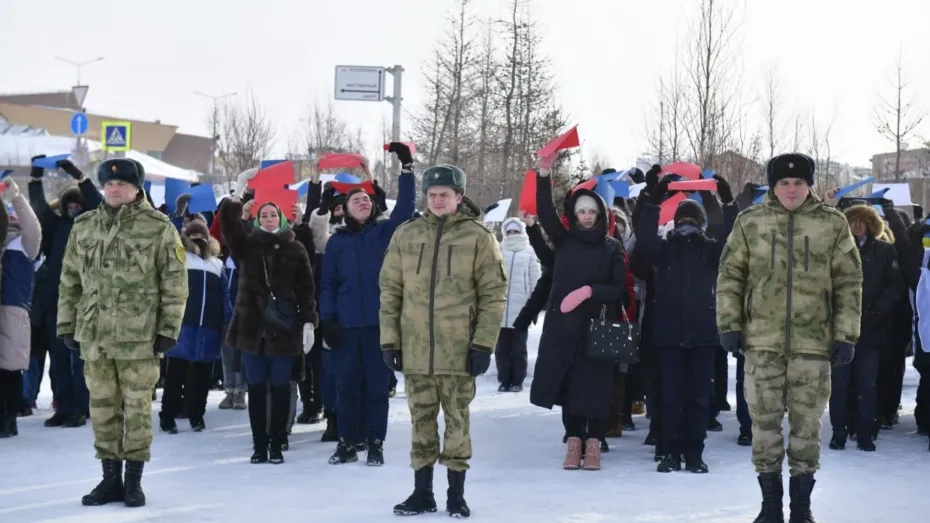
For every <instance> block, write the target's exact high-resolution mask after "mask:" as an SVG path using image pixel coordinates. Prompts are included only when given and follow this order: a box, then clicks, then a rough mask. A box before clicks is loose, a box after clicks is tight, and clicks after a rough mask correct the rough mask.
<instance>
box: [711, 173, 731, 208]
mask: <svg viewBox="0 0 930 523" xmlns="http://www.w3.org/2000/svg"><path fill="white" fill-rule="evenodd" d="M714 180H717V194H718V195H719V196H720V201H721V202H723V203H724V205H726V204H728V203H733V190H732V189H731V188H730V184H729V183H727V181H726V180H724V179H723V177H722V176H720V175H719V174H715V175H714Z"/></svg>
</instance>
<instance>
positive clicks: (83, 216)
mask: <svg viewBox="0 0 930 523" xmlns="http://www.w3.org/2000/svg"><path fill="white" fill-rule="evenodd" d="M101 205H106V204H101ZM98 212H100V208H99V207H98V208H96V209H91V210H89V211H86V212H82V213H81V214H79V215H78V217H77V218H75V219H74V223H81V222H82V221H84V220H89V219H90V216H92V215H95V214H97V213H98Z"/></svg>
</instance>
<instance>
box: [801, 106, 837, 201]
mask: <svg viewBox="0 0 930 523" xmlns="http://www.w3.org/2000/svg"><path fill="white" fill-rule="evenodd" d="M835 123H836V111H834V112H833V115H832V116H831V117H830V119H829V120H828V121H827V123H826V124H823V123H821V122H820V121H819V120H818V118H817V113H816V111H811V117H810V124H809V128H808V148H807V151H806V152H807V154H808V155H809V156H810V157H811V158H813V159H814V162H815V164H816V166H817V180H818V183H817V187H816V191H817V194H818V195H819V196H820V197H821V198H823V197H824V195H825V194H826V192H827V191H828V190H830V189H831V188H834V187H837V186H839V185H841V182H840V181H839V179H838V176H839V174H840V173H839V169H838V166H837V165H836V164H835V162H834V160H833V144H832V140H831V136H832V134H833V125H834V124H835Z"/></svg>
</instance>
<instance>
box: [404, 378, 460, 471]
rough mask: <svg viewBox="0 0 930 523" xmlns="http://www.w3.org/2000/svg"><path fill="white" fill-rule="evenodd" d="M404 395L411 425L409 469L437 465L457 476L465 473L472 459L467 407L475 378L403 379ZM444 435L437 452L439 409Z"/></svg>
mask: <svg viewBox="0 0 930 523" xmlns="http://www.w3.org/2000/svg"><path fill="white" fill-rule="evenodd" d="M404 392H405V393H406V394H407V406H408V407H409V408H410V419H411V421H412V424H413V433H412V434H411V448H410V467H411V468H413V470H420V469H421V468H423V467H431V466H433V465H434V464H435V463H436V461H437V460H438V461H439V464H440V465H442V466H444V467H446V468H448V469H449V470H454V471H457V472H461V471H465V470H468V460H469V459H471V424H470V417H469V415H470V413H469V410H468V409H469V406H470V405H471V402H472V400H473V399H475V378H472V377H471V376H424V375H417V374H412V375H409V376H404ZM440 406H441V407H442V414H443V421H444V422H445V425H446V431H445V433H444V434H443V437H442V452H441V453H440V452H439V423H438V421H437V418H438V417H439V407H440Z"/></svg>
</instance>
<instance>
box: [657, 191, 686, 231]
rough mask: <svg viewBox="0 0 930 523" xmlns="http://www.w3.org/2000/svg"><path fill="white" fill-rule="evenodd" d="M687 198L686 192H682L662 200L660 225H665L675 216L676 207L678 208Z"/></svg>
mask: <svg viewBox="0 0 930 523" xmlns="http://www.w3.org/2000/svg"><path fill="white" fill-rule="evenodd" d="M685 198H687V197H686V196H685V193H683V192H680V193H676V194H673V195H672V196H671V198H669V199H668V200H665V201H664V202H662V205H661V206H660V207H659V225H665V224H666V223H668V222H670V221H672V219H673V218H675V209H677V208H678V204H679V203H681V201H682V200H684V199H685Z"/></svg>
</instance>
